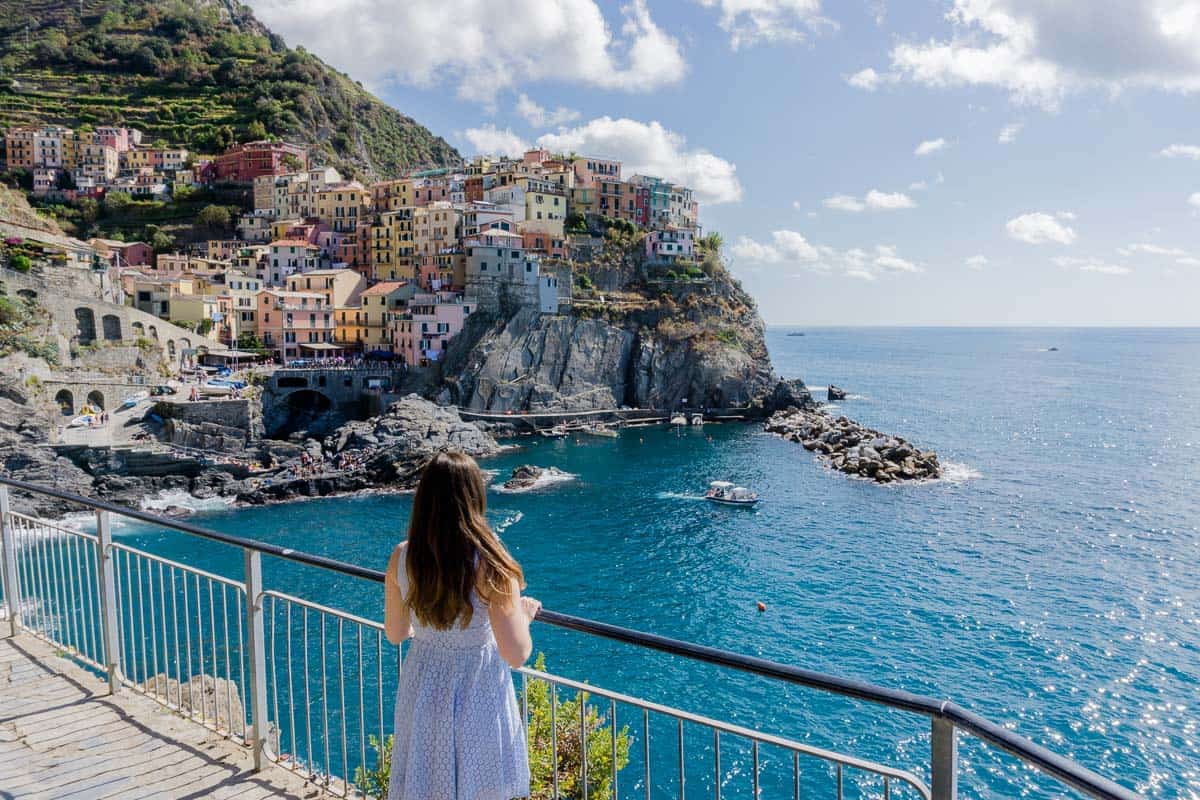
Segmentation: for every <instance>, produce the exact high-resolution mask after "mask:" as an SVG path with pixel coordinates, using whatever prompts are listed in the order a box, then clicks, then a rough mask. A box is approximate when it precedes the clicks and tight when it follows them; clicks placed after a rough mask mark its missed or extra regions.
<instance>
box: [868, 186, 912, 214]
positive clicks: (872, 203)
mask: <svg viewBox="0 0 1200 800" xmlns="http://www.w3.org/2000/svg"><path fill="white" fill-rule="evenodd" d="M916 206H917V204H916V203H914V202H913V201H912V198H911V197H909V196H908V195H906V194H904V193H903V192H881V191H879V190H878V189H872V190H871V191H869V192H867V208H876V209H880V210H883V211H894V210H896V209H901V208H916Z"/></svg>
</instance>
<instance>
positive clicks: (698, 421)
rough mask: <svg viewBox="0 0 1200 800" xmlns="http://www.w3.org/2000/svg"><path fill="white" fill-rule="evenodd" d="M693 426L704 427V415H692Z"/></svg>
mask: <svg viewBox="0 0 1200 800" xmlns="http://www.w3.org/2000/svg"><path fill="white" fill-rule="evenodd" d="M692 424H693V425H703V424H704V415H703V414H692Z"/></svg>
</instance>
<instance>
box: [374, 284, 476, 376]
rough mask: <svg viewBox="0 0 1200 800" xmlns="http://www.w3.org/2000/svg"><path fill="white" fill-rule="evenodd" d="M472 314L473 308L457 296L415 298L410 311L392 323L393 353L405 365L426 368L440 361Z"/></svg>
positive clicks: (452, 294) (429, 295)
mask: <svg viewBox="0 0 1200 800" xmlns="http://www.w3.org/2000/svg"><path fill="white" fill-rule="evenodd" d="M473 310H474V306H473V304H472V303H471V302H470V301H465V300H464V299H463V297H462V295H460V294H458V293H457V292H429V293H422V294H417V295H414V296H413V299H412V300H411V301H409V304H408V311H407V312H406V313H403V314H397V315H396V316H395V317H394V318H393V319H392V322H391V326H392V332H391V341H392V352H394V353H395V354H396V355H398V356H400V357H401V358H402V359H403V360H404V362H405V363H406V364H413V365H422V366H424V365H427V364H429V363H431V362H434V361H439V360H441V359H442V358H443V357H444V355H445V353H446V346H447V344H448V343H449V342H450V339H452V338H453V337H454V336H455V335H456V334H457V333H458V332H459V331H461V330H462V329H463V325H464V324H465V323H466V320H467V317H468V316H470V314H471V311H473Z"/></svg>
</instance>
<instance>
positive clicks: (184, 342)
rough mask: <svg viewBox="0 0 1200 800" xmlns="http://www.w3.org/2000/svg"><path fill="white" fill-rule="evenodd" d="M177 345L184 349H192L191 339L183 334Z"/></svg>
mask: <svg viewBox="0 0 1200 800" xmlns="http://www.w3.org/2000/svg"><path fill="white" fill-rule="evenodd" d="M179 346H180V347H181V348H183V349H184V350H191V349H192V340H191V339H189V338H187V337H186V336H185V337H183V338H182V339H180V340H179Z"/></svg>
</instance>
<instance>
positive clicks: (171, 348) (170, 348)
mask: <svg viewBox="0 0 1200 800" xmlns="http://www.w3.org/2000/svg"><path fill="white" fill-rule="evenodd" d="M167 357H168V358H174V357H175V340H174V339H167Z"/></svg>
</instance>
